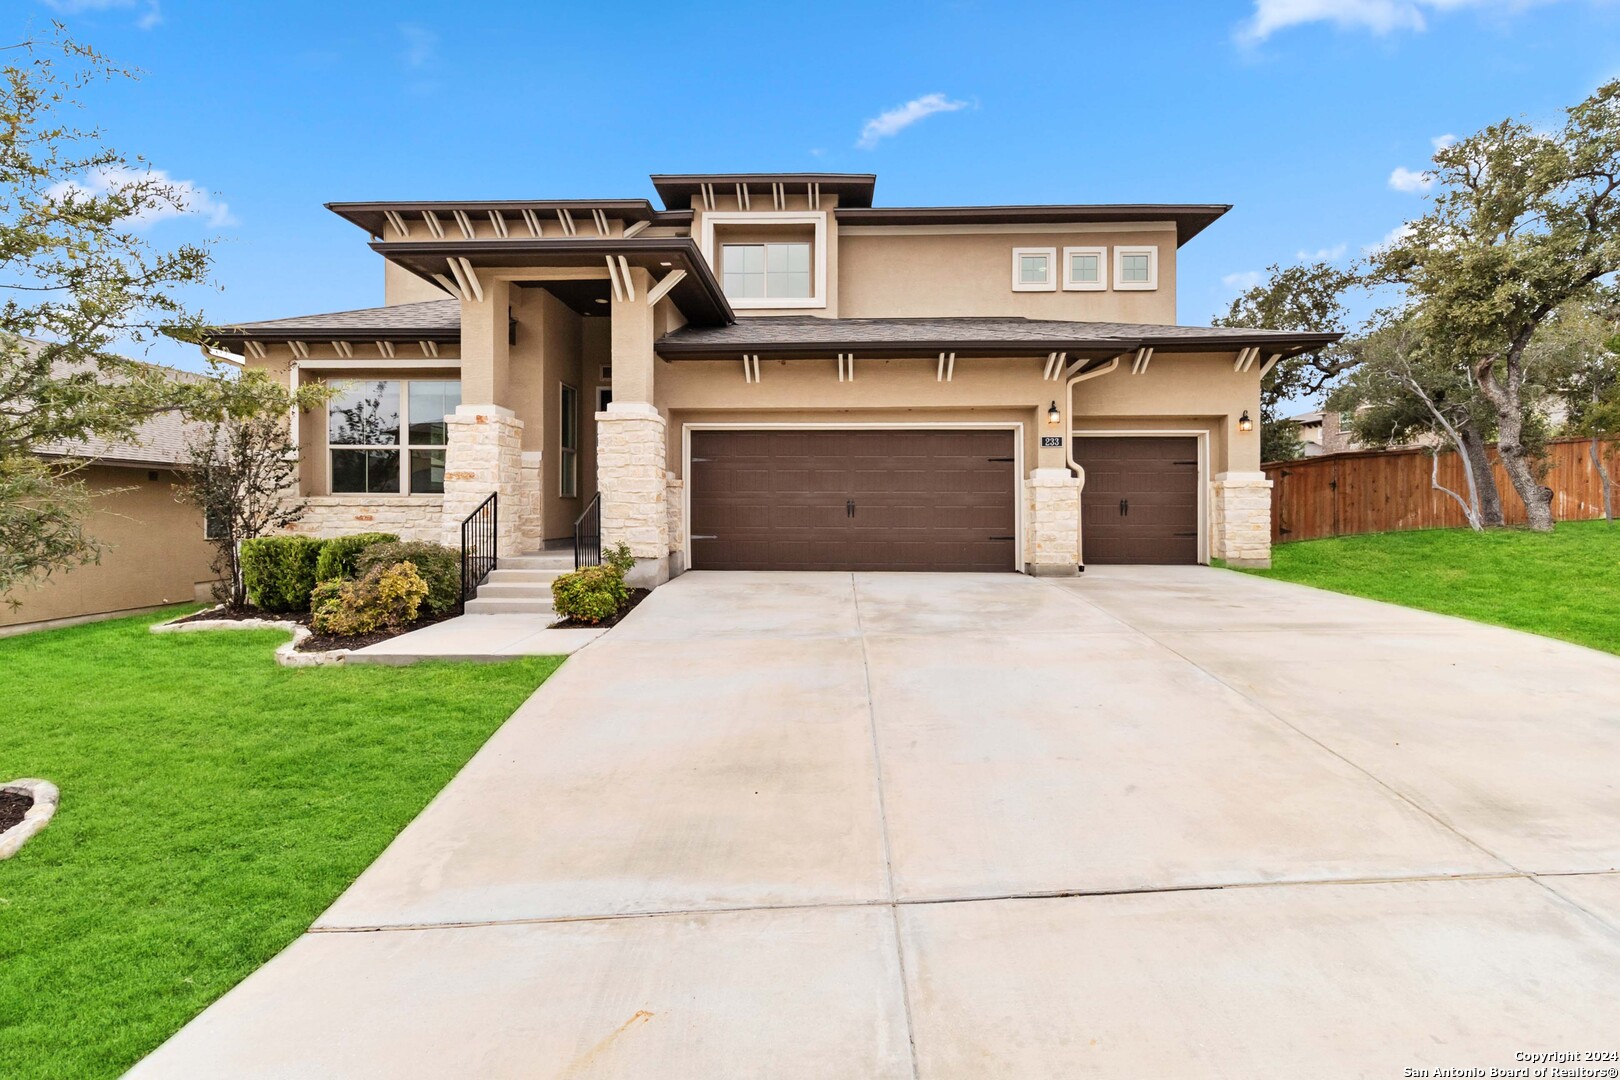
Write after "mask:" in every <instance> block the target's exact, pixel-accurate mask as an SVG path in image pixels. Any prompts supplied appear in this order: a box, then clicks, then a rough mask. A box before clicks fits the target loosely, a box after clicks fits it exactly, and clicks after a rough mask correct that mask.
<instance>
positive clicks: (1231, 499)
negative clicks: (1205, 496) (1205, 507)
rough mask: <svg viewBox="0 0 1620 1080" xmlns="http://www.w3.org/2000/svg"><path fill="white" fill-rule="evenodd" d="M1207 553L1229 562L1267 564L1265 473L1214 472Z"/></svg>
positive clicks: (1267, 492) (1268, 511) (1268, 492)
mask: <svg viewBox="0 0 1620 1080" xmlns="http://www.w3.org/2000/svg"><path fill="white" fill-rule="evenodd" d="M1211 488H1212V489H1213V503H1214V505H1213V506H1212V507H1211V508H1210V510H1211V518H1212V522H1211V524H1212V526H1213V527H1212V529H1211V532H1212V534H1213V535H1212V536H1211V538H1210V555H1211V556H1212V557H1213V558H1216V559H1225V560H1226V561H1227V562H1228V563H1229V564H1230V565H1232V566H1244V567H1253V568H1255V569H1262V570H1263V569H1265V568H1267V567H1269V566H1270V565H1271V481H1270V480H1267V479H1266V474H1265V473H1239V472H1225V473H1218V474H1216V476H1215V482H1214V484H1212V485H1211Z"/></svg>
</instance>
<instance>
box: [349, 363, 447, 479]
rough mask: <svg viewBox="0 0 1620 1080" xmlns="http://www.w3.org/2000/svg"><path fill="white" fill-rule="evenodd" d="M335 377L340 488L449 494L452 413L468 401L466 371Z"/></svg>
mask: <svg viewBox="0 0 1620 1080" xmlns="http://www.w3.org/2000/svg"><path fill="white" fill-rule="evenodd" d="M331 385H332V389H333V390H334V391H335V393H334V394H333V396H332V398H331V400H330V401H329V402H328V403H327V406H326V441H327V444H328V448H329V452H330V457H331V466H332V483H331V488H332V491H333V493H334V494H350V493H355V494H367V495H401V494H404V495H440V494H443V492H444V453H445V447H446V446H447V445H448V443H449V441H450V440H449V426H448V425H447V424H446V422H445V418H446V417H448V416H449V415H450V414H451V413H454V412H455V411H456V406H458V405H460V404H461V381H460V380H459V379H409V380H402V379H364V380H354V379H350V380H343V381H335V382H333V383H332V384H331ZM402 466H403V468H402Z"/></svg>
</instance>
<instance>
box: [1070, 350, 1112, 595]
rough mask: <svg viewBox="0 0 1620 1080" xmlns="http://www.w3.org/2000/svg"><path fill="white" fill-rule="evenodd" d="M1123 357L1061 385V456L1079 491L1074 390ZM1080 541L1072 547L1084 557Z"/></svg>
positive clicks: (1082, 480)
mask: <svg viewBox="0 0 1620 1080" xmlns="http://www.w3.org/2000/svg"><path fill="white" fill-rule="evenodd" d="M1124 355H1125V354H1124V353H1120V354H1118V355H1117V356H1115V357H1114V358H1113V359H1112V360H1110V361H1108V363H1106V364H1104V365H1103V366H1102V367H1099V368H1093V369H1092V370H1090V371H1080V372H1077V373H1076V374H1075V375H1073V376H1072V377H1070V379H1069V381H1068V382H1066V383H1064V384H1063V419H1064V424H1063V456H1064V458H1065V459H1066V460H1067V461H1068V463H1069V468H1071V469H1073V470H1074V475H1075V476H1077V477H1079V478H1080V488H1079V490H1080V491H1085V490H1086V470H1084V469H1082V468H1081V467H1080V463H1079V462H1078V461H1076V460H1075V459H1074V388H1075V386H1076V385H1077V384H1079V383H1083V382H1085V381H1086V380H1087V379H1095V378H1096V377H1097V376H1099V375H1107V374H1108V373H1109V372H1110V371H1113V370H1114V369H1116V368H1118V367H1119V358H1120V357H1121V356H1124ZM1080 366H1081V367H1084V366H1085V361H1084V360H1082V361H1080ZM1077 528H1078V529H1084V528H1085V522H1083V521H1082V522H1080V523H1079V525H1078V526H1077ZM1081 540H1082V538H1081V537H1080V536H1076V537H1075V538H1074V546H1075V550H1076V551H1079V552H1080V553H1081V555H1082V556H1084V554H1085V549H1084V548H1083V547H1082V546H1081ZM1085 565H1086V564H1085V562H1084V561H1083V559H1082V561H1081V563H1080V569H1081V570H1084V569H1085Z"/></svg>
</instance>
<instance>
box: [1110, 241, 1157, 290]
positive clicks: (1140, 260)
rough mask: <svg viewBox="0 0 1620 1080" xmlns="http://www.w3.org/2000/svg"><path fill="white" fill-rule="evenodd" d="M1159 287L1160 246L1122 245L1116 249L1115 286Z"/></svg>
mask: <svg viewBox="0 0 1620 1080" xmlns="http://www.w3.org/2000/svg"><path fill="white" fill-rule="evenodd" d="M1158 287H1159V249H1158V248H1151V247H1134V248H1132V247H1122V248H1115V249H1114V288H1116V289H1156V288H1158Z"/></svg>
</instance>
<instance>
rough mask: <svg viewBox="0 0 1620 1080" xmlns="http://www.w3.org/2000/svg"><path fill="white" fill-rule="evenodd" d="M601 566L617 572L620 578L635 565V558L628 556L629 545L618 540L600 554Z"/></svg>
mask: <svg viewBox="0 0 1620 1080" xmlns="http://www.w3.org/2000/svg"><path fill="white" fill-rule="evenodd" d="M602 564H603V565H604V566H611V567H612V568H613V569H615V570H617V571H618V572H619V576H620V577H621V578H622V577H624V575H626V574H628V573H629V572H630V570H631V568H632V567H634V566H635V565H636V557H635V556H634V555H632V554H630V545H629V544H627V543H625V542H624V541H623V540H620V541H619V542H618V543H617V544H614V545H613V546H612V547H610V548H607V549H606V550H604V551H603V552H602Z"/></svg>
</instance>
